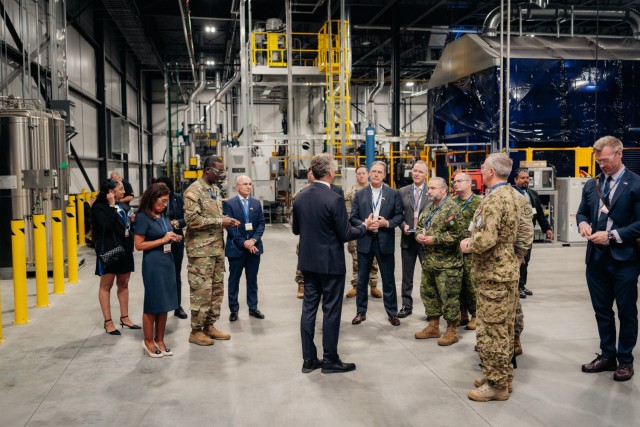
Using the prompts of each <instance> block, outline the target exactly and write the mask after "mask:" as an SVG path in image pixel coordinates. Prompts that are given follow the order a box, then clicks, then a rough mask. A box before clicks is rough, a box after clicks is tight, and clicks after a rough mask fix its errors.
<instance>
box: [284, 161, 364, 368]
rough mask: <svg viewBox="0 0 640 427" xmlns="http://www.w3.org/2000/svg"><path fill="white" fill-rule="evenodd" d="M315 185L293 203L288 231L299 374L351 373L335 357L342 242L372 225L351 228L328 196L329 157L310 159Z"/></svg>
mask: <svg viewBox="0 0 640 427" xmlns="http://www.w3.org/2000/svg"><path fill="white" fill-rule="evenodd" d="M311 170H312V171H313V176H314V178H315V182H314V183H313V184H311V186H309V187H308V188H307V189H306V190H304V191H302V192H300V193H299V194H298V195H297V196H296V199H295V201H294V202H293V214H292V217H293V218H292V219H293V221H292V230H293V234H295V235H299V236H300V253H299V255H298V269H299V270H301V271H302V274H303V275H304V301H303V304H302V317H301V319H300V334H301V337H302V355H303V358H304V362H303V365H302V372H303V373H308V372H311V371H313V370H315V369H318V368H322V372H323V373H327V374H328V373H336V372H348V371H353V370H354V369H355V368H356V365H355V364H354V363H343V362H342V361H341V360H340V357H339V356H338V336H339V334H340V317H341V315H342V293H343V292H344V278H345V275H346V272H347V270H346V267H345V260H344V242H347V241H349V240H352V239H356V238H358V237H360V236H362V235H364V233H365V232H366V230H367V228H368V227H370V226H372V224H373V220H372V219H367V220H365V221H364V223H363V224H361V225H359V226H358V227H351V226H350V225H349V220H348V217H347V209H346V207H345V204H344V199H343V198H342V197H340V196H339V195H338V194H336V193H335V192H333V191H331V188H330V185H331V182H332V181H333V178H334V177H335V163H334V160H333V157H331V155H329V154H319V155H317V156H315V157H314V158H313V159H312V160H311ZM320 298H322V311H323V320H322V346H323V348H324V352H323V360H322V361H320V360H319V359H318V355H317V349H316V346H315V344H314V343H313V337H314V335H315V323H316V313H317V311H318V305H319V304H320Z"/></svg>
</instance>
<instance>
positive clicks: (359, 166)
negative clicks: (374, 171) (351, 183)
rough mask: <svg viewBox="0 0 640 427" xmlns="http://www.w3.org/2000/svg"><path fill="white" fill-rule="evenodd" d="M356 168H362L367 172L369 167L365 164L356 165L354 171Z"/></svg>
mask: <svg viewBox="0 0 640 427" xmlns="http://www.w3.org/2000/svg"><path fill="white" fill-rule="evenodd" d="M358 169H364V170H365V171H367V172H369V169H367V165H365V164H360V165H358V167H356V173H357V172H358Z"/></svg>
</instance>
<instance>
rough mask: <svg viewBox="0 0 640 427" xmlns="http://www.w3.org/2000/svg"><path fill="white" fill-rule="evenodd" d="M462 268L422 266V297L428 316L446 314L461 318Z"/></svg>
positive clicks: (450, 318)
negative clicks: (441, 268)
mask: <svg viewBox="0 0 640 427" xmlns="http://www.w3.org/2000/svg"><path fill="white" fill-rule="evenodd" d="M461 279H462V268H448V269H443V270H440V269H435V268H431V267H426V268H425V267H424V264H423V267H422V280H421V282H420V297H421V298H422V303H423V304H424V311H425V313H426V315H427V316H444V318H445V320H447V321H449V322H453V321H456V320H460V280H461Z"/></svg>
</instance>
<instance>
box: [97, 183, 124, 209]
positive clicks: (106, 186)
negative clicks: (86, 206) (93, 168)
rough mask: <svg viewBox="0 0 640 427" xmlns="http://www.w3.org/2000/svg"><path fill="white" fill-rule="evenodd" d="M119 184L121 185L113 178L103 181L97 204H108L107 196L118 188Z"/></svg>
mask: <svg viewBox="0 0 640 427" xmlns="http://www.w3.org/2000/svg"><path fill="white" fill-rule="evenodd" d="M118 184H120V181H116V180H115V179H111V178H109V179H105V180H104V181H102V184H100V192H99V193H98V197H96V202H97V203H98V204H100V203H107V194H109V191H110V190H113V189H114V188H116V187H117V186H118Z"/></svg>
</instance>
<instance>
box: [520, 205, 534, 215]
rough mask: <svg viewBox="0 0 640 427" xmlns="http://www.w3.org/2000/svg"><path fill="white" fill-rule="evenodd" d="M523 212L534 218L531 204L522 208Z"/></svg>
mask: <svg viewBox="0 0 640 427" xmlns="http://www.w3.org/2000/svg"><path fill="white" fill-rule="evenodd" d="M522 208H523V209H522V211H523V212H524V214H525V215H526V216H528V217H531V216H533V209H532V208H531V205H530V204H529V203H527V204H526V205H524V206H523V207H522Z"/></svg>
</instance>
